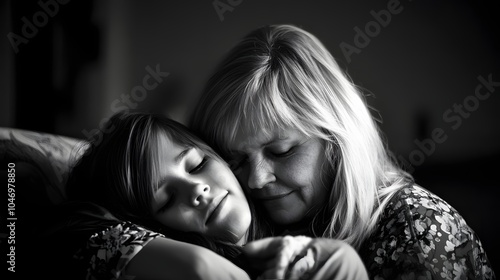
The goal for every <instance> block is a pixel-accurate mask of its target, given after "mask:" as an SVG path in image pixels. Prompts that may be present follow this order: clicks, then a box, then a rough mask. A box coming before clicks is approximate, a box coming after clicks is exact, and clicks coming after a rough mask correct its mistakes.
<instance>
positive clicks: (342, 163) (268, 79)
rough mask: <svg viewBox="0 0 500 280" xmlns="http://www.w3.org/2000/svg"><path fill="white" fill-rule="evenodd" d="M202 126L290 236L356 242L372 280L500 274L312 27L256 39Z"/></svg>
mask: <svg viewBox="0 0 500 280" xmlns="http://www.w3.org/2000/svg"><path fill="white" fill-rule="evenodd" d="M192 127H193V128H194V130H195V131H197V132H198V133H199V134H200V135H201V137H202V138H204V139H205V140H206V141H207V142H208V143H209V144H210V145H212V146H213V147H215V148H216V150H217V151H218V152H219V153H221V155H223V157H224V158H225V159H226V160H227V161H229V162H230V163H231V165H232V168H233V171H234V172H235V174H236V175H237V177H238V179H239V181H240V183H241V184H242V185H243V186H244V188H246V190H247V191H248V193H249V194H250V196H251V197H252V199H253V200H254V201H255V203H256V205H257V207H260V209H263V210H264V211H265V213H266V214H267V216H268V217H269V219H270V222H271V223H272V224H273V225H274V227H275V228H276V229H277V230H278V231H281V232H282V233H283V234H307V235H310V236H315V237H327V238H331V239H332V240H333V239H340V240H344V241H346V242H348V243H349V244H351V245H352V246H354V247H355V248H357V249H358V252H359V253H360V255H361V257H362V258H363V261H364V263H365V265H366V267H367V269H368V270H369V273H370V278H374V279H402V278H404V279H416V278H418V277H423V278H425V279H430V278H433V279H450V278H455V277H459V278H460V279H463V278H468V279H493V278H494V277H495V275H494V272H493V271H492V270H491V268H490V264H489V261H488V258H487V256H486V253H485V252H484V250H483V248H482V246H481V242H480V241H479V239H478V237H477V236H476V234H475V233H474V231H473V230H472V229H471V228H470V227H469V226H468V225H467V224H466V222H465V221H464V219H463V218H462V216H461V215H460V214H459V213H458V212H457V211H456V210H455V209H453V207H451V206H450V205H449V204H448V203H446V202H445V201H443V200H442V199H441V198H439V197H437V196H436V195H434V194H433V193H431V192H429V191H428V190H426V189H425V188H423V187H421V186H419V185H418V184H416V183H415V182H414V181H413V179H412V177H411V176H410V175H409V174H408V173H406V172H405V171H403V170H402V169H401V168H400V167H398V165H397V164H396V163H395V162H394V161H393V159H392V157H391V155H390V153H389V151H387V149H386V145H385V143H384V142H383V141H382V138H381V136H380V133H379V129H378V127H377V125H376V123H375V121H374V119H373V117H372V116H371V114H370V112H369V109H368V107H367V105H366V103H365V101H364V98H363V95H362V94H361V93H360V91H359V90H358V89H357V88H356V86H355V85H354V84H353V83H352V82H351V81H350V80H349V79H348V77H347V76H346V75H345V74H344V73H343V72H342V71H341V69H340V67H339V66H338V65H337V63H336V62H335V60H334V58H333V57H332V56H331V54H330V53H329V52H328V51H327V49H326V48H325V47H324V46H323V45H322V43H321V42H320V41H319V40H318V39H317V38H316V37H315V36H313V35H312V34H310V33H308V32H307V31H304V30H302V29H300V28H297V27H295V26H291V25H272V26H265V27H262V28H258V29H256V30H254V31H253V32H251V33H250V34H248V35H247V36H246V37H244V38H243V39H242V40H241V42H240V43H239V44H237V45H236V46H235V47H234V48H233V49H232V50H231V51H230V53H229V54H228V56H227V57H226V59H225V60H223V61H222V63H221V65H220V66H219V68H218V69H217V70H216V72H215V74H214V75H213V76H212V78H211V79H210V81H209V82H208V85H207V87H206V90H205V91H204V94H203V96H202V99H201V101H200V103H199V105H198V108H197V110H196V111H195V115H194V117H193V120H192ZM408 277H409V278H408Z"/></svg>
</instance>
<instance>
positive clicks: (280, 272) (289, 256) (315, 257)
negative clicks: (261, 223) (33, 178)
mask: <svg viewBox="0 0 500 280" xmlns="http://www.w3.org/2000/svg"><path fill="white" fill-rule="evenodd" d="M244 254H245V257H246V259H247V261H249V262H251V264H252V265H253V268H254V269H255V270H256V271H260V273H259V275H260V277H262V278H264V279H296V280H320V279H359V280H361V279H366V280H368V273H367V271H366V269H365V266H364V264H363V262H362V261H361V258H360V256H359V255H358V254H357V252H356V250H355V249H354V248H353V247H351V246H350V245H349V244H347V243H345V242H343V241H340V240H335V239H328V238H309V237H305V236H293V237H292V236H284V237H269V238H265V239H261V240H257V241H253V242H250V243H248V244H247V245H246V246H245V248H244Z"/></svg>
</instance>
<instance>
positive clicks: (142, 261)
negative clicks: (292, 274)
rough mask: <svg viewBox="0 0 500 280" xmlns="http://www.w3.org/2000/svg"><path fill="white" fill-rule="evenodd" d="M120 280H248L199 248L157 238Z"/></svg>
mask: <svg viewBox="0 0 500 280" xmlns="http://www.w3.org/2000/svg"><path fill="white" fill-rule="evenodd" d="M124 274H125V275H123V277H122V278H123V279H134V280H140V279H148V280H154V279H169V280H176V279H179V280H183V279H194V280H198V279H220V280H230V279H232V280H239V279H242V280H245V279H248V280H249V279H250V278H249V276H248V275H247V273H246V272H245V271H243V270H242V269H241V268H239V267H237V266H236V265H234V264H233V263H231V262H230V261H228V260H227V259H225V258H223V257H221V256H219V255H217V254H216V253H214V252H212V251H210V250H208V249H205V248H203V247H200V246H196V245H192V244H189V243H184V242H179V241H176V240H173V239H168V238H163V237H159V238H156V239H154V240H152V241H151V242H149V243H148V244H147V245H146V246H145V247H144V248H143V249H142V250H141V251H140V252H139V253H138V254H137V255H136V256H135V257H134V258H133V259H132V260H130V262H129V264H128V265H127V267H126V269H125V271H124Z"/></svg>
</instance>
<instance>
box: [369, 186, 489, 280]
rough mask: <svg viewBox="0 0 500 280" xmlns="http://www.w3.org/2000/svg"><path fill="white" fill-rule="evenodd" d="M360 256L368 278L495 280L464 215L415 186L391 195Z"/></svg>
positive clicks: (480, 246) (483, 252)
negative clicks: (368, 275)
mask: <svg viewBox="0 0 500 280" xmlns="http://www.w3.org/2000/svg"><path fill="white" fill-rule="evenodd" d="M360 255H361V257H362V258H363V261H364V263H365V265H366V268H367V270H368V272H369V274H370V279H496V278H495V274H494V272H493V270H492V269H491V266H490V263H489V261H488V258H487V256H486V253H485V251H484V249H483V247H482V245H481V242H480V241H479V238H478V236H477V235H476V234H475V233H474V231H473V230H472V229H471V228H470V227H469V226H468V225H467V224H466V223H465V220H464V219H463V218H462V216H461V215H460V214H459V213H458V212H457V211H456V210H455V209H454V208H453V207H451V206H450V205H449V204H448V203H446V202H445V201H444V200H442V199H441V198H439V197H438V196H436V195H435V194H433V193H431V192H429V191H428V190H425V189H424V188H422V187H419V186H412V187H405V188H403V189H401V190H399V191H398V192H397V193H396V194H395V195H394V197H393V198H392V199H391V201H390V202H389V203H388V205H387V206H386V207H385V210H384V213H383V215H382V218H381V220H380V221H379V223H378V226H377V229H376V230H375V232H374V233H373V235H372V236H371V237H370V238H369V239H368V240H367V241H366V242H365V243H364V245H363V246H362V248H361V250H360Z"/></svg>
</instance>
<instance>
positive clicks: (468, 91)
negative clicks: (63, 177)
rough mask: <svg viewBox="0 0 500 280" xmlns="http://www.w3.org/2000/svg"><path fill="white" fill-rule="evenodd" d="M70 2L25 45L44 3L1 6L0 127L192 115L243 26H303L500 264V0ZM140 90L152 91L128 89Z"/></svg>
mask: <svg viewBox="0 0 500 280" xmlns="http://www.w3.org/2000/svg"><path fill="white" fill-rule="evenodd" d="M48 2H51V3H59V2H55V0H52V1H49V0H46V1H45V2H44V0H42V3H48ZM60 2H61V3H63V2H64V3H65V2H68V3H67V4H61V3H59V5H58V10H57V11H55V8H54V6H52V8H50V7H49V8H48V9H49V11H50V9H52V10H51V11H52V14H53V15H48V16H47V21H46V23H45V24H42V23H44V22H43V16H42V17H39V18H37V19H36V20H38V23H39V25H40V26H41V27H39V28H37V31H36V32H31V33H30V34H28V35H30V36H32V37H31V38H29V40H27V41H28V42H27V43H20V44H19V45H18V52H15V51H14V49H15V48H14V47H13V46H12V43H11V41H9V38H8V34H9V32H13V33H16V34H21V35H22V32H23V28H26V27H24V26H25V24H26V22H25V21H23V17H26V19H28V21H33V20H34V16H35V15H36V14H37V13H38V12H39V11H42V10H44V8H43V7H41V6H40V4H39V3H38V2H37V1H7V2H3V3H2V4H1V6H0V7H1V8H2V11H1V15H2V18H1V23H2V28H1V29H0V30H2V31H3V34H4V40H3V41H2V45H1V47H0V50H1V51H2V54H1V56H0V57H1V58H2V64H1V66H0V67H1V69H2V73H3V74H2V77H0V81H1V84H0V85H1V87H2V91H1V98H2V101H1V102H2V103H1V105H0V109H1V113H0V125H2V126H13V127H19V128H24V129H32V130H39V131H45V132H50V133H57V134H63V135H68V136H72V137H76V138H86V137H88V135H90V133H91V132H92V131H94V130H95V129H97V128H98V127H99V125H100V123H101V122H102V121H103V120H105V119H106V117H109V116H110V115H111V114H112V113H113V112H114V111H115V110H116V109H117V108H118V107H122V106H123V104H127V106H134V107H135V106H137V107H138V108H144V109H154V110H157V111H161V112H164V113H166V114H169V115H170V116H171V117H172V118H174V119H176V120H178V121H180V122H183V123H185V122H186V121H187V119H188V117H189V116H190V114H191V112H192V111H191V110H192V109H193V107H194V104H195V103H196V101H197V98H198V96H199V94H200V91H201V89H202V87H203V84H204V82H205V81H206V80H207V79H208V77H209V75H210V73H211V71H212V70H213V68H214V67H215V65H216V63H217V62H218V61H219V60H220V59H221V58H222V56H223V55H224V54H225V52H226V51H228V50H229V49H230V48H231V47H232V46H233V45H234V44H235V43H236V42H237V41H238V40H239V38H241V37H242V36H243V35H245V34H246V33H247V32H249V31H250V30H252V29H254V28H256V27H258V26H261V25H264V24H271V23H290V24H295V25H298V26H300V27H303V28H305V29H306V30H308V31H310V32H311V33H313V34H315V35H316V36H317V37H318V38H319V39H320V40H321V41H322V42H323V43H324V44H325V45H326V47H327V48H328V49H329V50H330V51H331V52H332V54H333V55H334V57H335V58H336V59H337V60H338V62H339V64H340V65H341V67H342V68H343V69H345V70H346V71H347V72H348V73H349V75H350V76H351V77H352V78H353V80H354V82H355V83H357V84H358V85H359V86H360V87H362V88H363V89H364V90H365V91H366V93H367V102H368V103H369V105H370V106H371V107H373V108H374V115H376V116H377V118H380V120H381V124H380V125H381V129H382V131H383V133H384V135H385V137H386V138H387V139H388V144H389V147H390V149H391V150H392V151H393V152H394V154H395V155H396V157H397V158H398V159H399V160H400V161H402V162H403V163H404V164H405V165H406V166H407V167H408V169H411V171H412V173H413V174H414V175H415V177H416V178H417V181H418V182H420V183H422V184H423V185H424V186H426V187H428V188H429V189H431V190H432V191H434V192H436V193H438V194H439V195H441V196H443V197H445V198H446V199H447V200H448V201H449V202H450V203H451V204H452V205H454V206H455V207H456V208H457V209H458V210H459V211H461V212H463V215H464V216H465V217H466V218H467V220H468V221H469V223H471V224H472V225H473V228H475V229H476V230H477V231H478V232H481V234H483V235H484V237H482V238H483V239H484V241H485V244H487V245H486V246H487V247H486V248H487V250H488V249H489V250H488V251H490V252H491V251H493V252H492V253H490V254H489V255H490V256H491V257H490V258H491V259H493V260H494V261H495V262H498V257H497V256H495V252H494V249H500V243H499V241H497V238H496V237H493V235H490V234H488V233H489V232H494V230H495V229H498V228H499V227H498V224H499V222H500V220H499V218H494V220H493V222H492V220H491V218H490V217H489V215H490V211H494V209H495V208H494V207H495V204H496V201H495V196H494V195H493V194H494V193H496V190H497V189H498V186H499V184H498V180H497V178H496V172H497V170H498V168H499V167H500V165H499V163H498V160H497V156H498V155H499V154H500V141H499V140H498V139H499V137H500V125H498V121H499V120H500V110H499V108H500V98H499V97H498V92H500V86H498V84H497V83H500V63H499V62H500V41H499V38H500V36H499V35H500V34H499V31H500V29H499V26H498V23H497V20H496V18H498V15H499V9H498V7H497V6H496V5H497V2H496V1H472V0H471V1H466V0H457V1H451V0H440V1H431V0H419V1H411V0H401V1H396V0H388V1H347V0H343V1H335V2H334V1H286V0H280V1H278V0H275V1H265V0H253V1H249V0H238V1H237V0H232V1H228V0H217V1H193V0H186V1H160V0H157V1H152V0H151V1H118V0H105V1H79V0H72V1H63V0H60ZM214 3H215V4H216V6H217V7H218V9H220V10H219V12H218V11H217V8H216V7H215V6H214ZM224 5H225V6H224ZM224 7H225V8H226V10H222V9H224ZM388 12H389V15H390V17H388V16H387V15H388ZM38 15H40V14H38ZM384 15H385V16H384ZM25 31H29V30H25ZM28 33H29V32H28ZM361 33H363V34H364V35H361ZM5 35H7V38H6V36H5ZM348 51H351V53H350V54H346V52H348ZM151 71H153V72H159V73H160V74H159V76H157V79H156V80H155V81H156V82H157V83H155V86H154V88H152V89H150V90H147V91H146V92H144V93H141V91H140V86H142V85H143V83H144V81H143V79H144V77H145V76H146V75H148V74H150V73H151ZM488 81H489V82H488ZM488 84H489V85H488ZM479 85H482V89H481V90H480V95H477V94H476V88H477V87H478V86H479ZM134 92H135V94H140V98H139V99H140V100H127V98H130V96H131V94H132V93H134ZM488 92H489V95H488V96H487V94H488ZM479 97H481V98H479ZM433 137H434V139H433ZM436 139H437V140H438V141H436ZM480 236H481V235H480Z"/></svg>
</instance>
